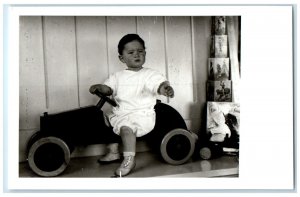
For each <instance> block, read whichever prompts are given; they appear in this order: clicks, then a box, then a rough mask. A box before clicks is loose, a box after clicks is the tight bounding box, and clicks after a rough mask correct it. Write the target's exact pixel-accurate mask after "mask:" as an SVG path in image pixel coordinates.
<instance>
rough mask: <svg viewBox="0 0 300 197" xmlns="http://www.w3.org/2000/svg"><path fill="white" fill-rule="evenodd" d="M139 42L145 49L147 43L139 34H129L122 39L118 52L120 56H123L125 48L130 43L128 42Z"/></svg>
mask: <svg viewBox="0 0 300 197" xmlns="http://www.w3.org/2000/svg"><path fill="white" fill-rule="evenodd" d="M134 40H136V41H138V42H140V43H141V44H142V45H143V47H144V49H145V41H144V40H143V39H142V38H141V37H140V36H139V35H137V34H127V35H125V36H123V38H121V40H120V41H119V44H118V52H119V54H120V55H122V52H123V50H124V46H125V45H126V44H127V43H128V42H131V41H134Z"/></svg>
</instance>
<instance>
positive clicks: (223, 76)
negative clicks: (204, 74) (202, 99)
mask: <svg viewBox="0 0 300 197" xmlns="http://www.w3.org/2000/svg"><path fill="white" fill-rule="evenodd" d="M208 79H209V80H213V81H223V80H229V79H230V78H229V58H209V61H208Z"/></svg>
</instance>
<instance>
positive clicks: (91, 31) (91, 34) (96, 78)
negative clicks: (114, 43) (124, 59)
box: [76, 17, 108, 106]
mask: <svg viewBox="0 0 300 197" xmlns="http://www.w3.org/2000/svg"><path fill="white" fill-rule="evenodd" d="M76 40H77V60H78V76H79V87H78V88H79V98H80V99H79V101H80V106H86V105H90V104H96V103H97V101H98V98H97V97H96V96H95V95H92V94H90V93H89V91H88V90H89V87H90V86H91V85H93V84H96V83H103V81H104V80H105V79H106V78H107V77H108V59H107V57H108V54H107V37H106V24H105V17H76Z"/></svg>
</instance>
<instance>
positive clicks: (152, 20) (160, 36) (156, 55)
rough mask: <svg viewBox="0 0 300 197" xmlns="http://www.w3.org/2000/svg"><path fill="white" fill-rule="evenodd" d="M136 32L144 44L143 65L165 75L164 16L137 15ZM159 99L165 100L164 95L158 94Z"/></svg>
mask: <svg viewBox="0 0 300 197" xmlns="http://www.w3.org/2000/svg"><path fill="white" fill-rule="evenodd" d="M137 33H138V34H139V35H140V36H141V37H142V39H143V40H144V41H145V45H146V62H145V64H144V67H149V68H153V69H155V70H157V71H159V72H160V73H162V74H163V75H165V76H166V54H165V42H164V18H163V17H162V16H158V17H157V16H146V17H143V16H141V17H138V18H137ZM166 77H167V76H166ZM159 99H161V100H162V101H163V102H167V99H166V97H164V96H160V97H159Z"/></svg>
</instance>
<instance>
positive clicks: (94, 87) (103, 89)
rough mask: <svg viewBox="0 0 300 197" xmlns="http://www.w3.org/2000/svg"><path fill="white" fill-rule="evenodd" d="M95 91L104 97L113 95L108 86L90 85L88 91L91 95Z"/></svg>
mask: <svg viewBox="0 0 300 197" xmlns="http://www.w3.org/2000/svg"><path fill="white" fill-rule="evenodd" d="M96 90H98V91H99V92H100V93H102V94H104V95H105V96H110V95H112V93H113V90H112V89H111V88H110V87H109V86H107V85H104V84H95V85H92V86H91V87H90V90H89V91H90V93H91V94H95V91H96Z"/></svg>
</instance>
